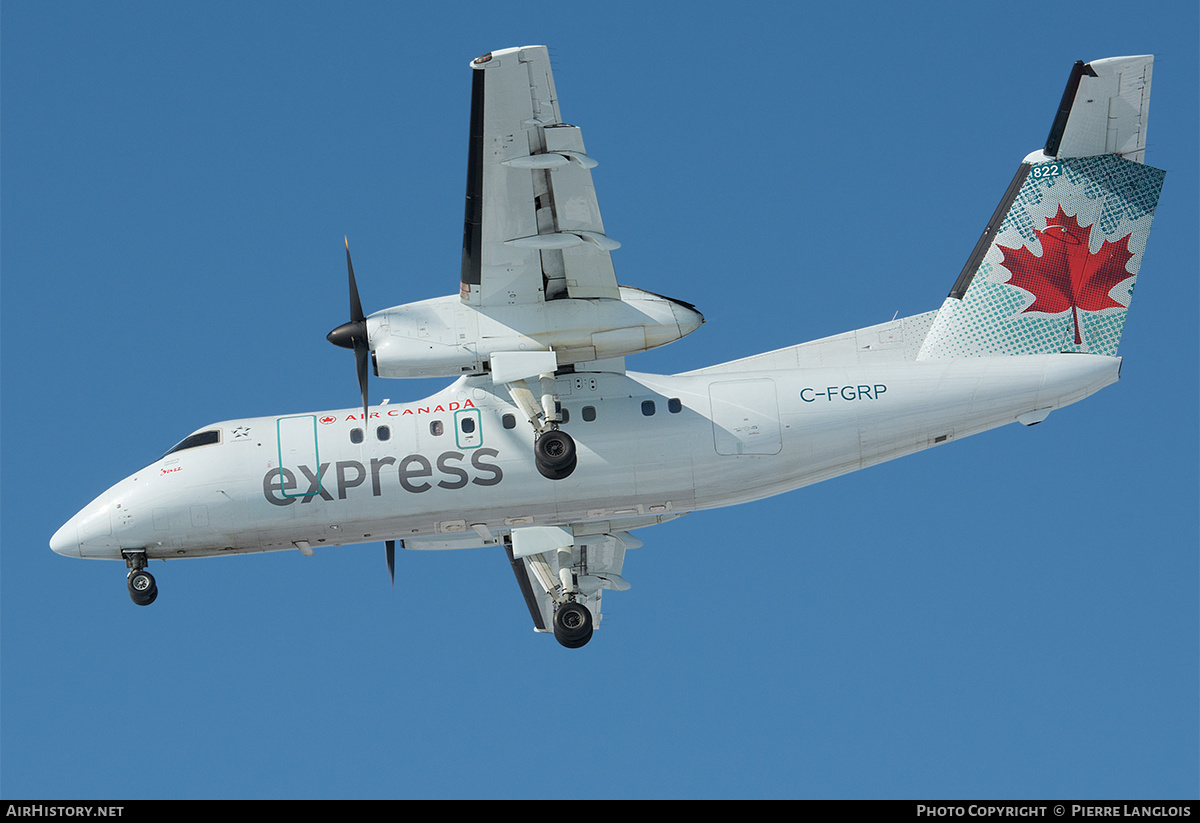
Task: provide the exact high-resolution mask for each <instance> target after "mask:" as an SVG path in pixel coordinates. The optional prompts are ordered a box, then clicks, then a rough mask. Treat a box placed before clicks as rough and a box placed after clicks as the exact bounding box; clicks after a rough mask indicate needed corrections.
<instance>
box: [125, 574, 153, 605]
mask: <svg viewBox="0 0 1200 823" xmlns="http://www.w3.org/2000/svg"><path fill="white" fill-rule="evenodd" d="M128 585H129V599H130V600H132V601H133V602H134V603H137V604H138V605H139V606H149V605H150V604H151V603H153V602H154V599H155V598H156V597H158V584H157V583H155V582H154V575H152V574H150V572H148V571H146V570H145V569H134V570H133V571H131V572H130V573H129V580H128Z"/></svg>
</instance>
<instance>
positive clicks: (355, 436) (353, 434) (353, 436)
mask: <svg viewBox="0 0 1200 823" xmlns="http://www.w3.org/2000/svg"><path fill="white" fill-rule="evenodd" d="M350 442H351V443H361V442H363V431H362V429H351V430H350Z"/></svg>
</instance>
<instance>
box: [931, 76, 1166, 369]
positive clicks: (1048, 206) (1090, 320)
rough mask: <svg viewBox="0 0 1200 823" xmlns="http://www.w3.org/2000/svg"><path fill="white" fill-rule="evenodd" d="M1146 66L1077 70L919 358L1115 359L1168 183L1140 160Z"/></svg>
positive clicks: (1146, 106) (1145, 109) (1146, 94)
mask: <svg viewBox="0 0 1200 823" xmlns="http://www.w3.org/2000/svg"><path fill="white" fill-rule="evenodd" d="M1153 63H1154V58H1153V57H1152V56H1150V55H1144V56H1141V57H1112V58H1108V59H1106V60H1097V61H1093V62H1092V63H1088V64H1084V63H1082V62H1078V63H1076V64H1075V66H1074V67H1073V69H1072V71H1071V77H1070V80H1069V81H1068V83H1067V89H1066V92H1065V93H1064V94H1063V102H1062V104H1061V105H1060V107H1059V111H1058V114H1057V116H1056V117H1055V119H1054V124H1053V126H1052V127H1051V129H1050V135H1049V137H1048V138H1047V140H1046V146H1045V148H1044V149H1042V150H1041V151H1035V152H1034V153H1033V154H1030V155H1029V156H1028V157H1026V158H1025V160H1024V161H1023V162H1022V163H1021V167H1020V168H1019V169H1018V170H1017V174H1016V177H1014V178H1013V181H1012V183H1010V184H1009V187H1008V191H1006V192H1005V194H1004V198H1003V199H1002V200H1001V201H1000V205H999V206H998V207H997V208H996V212H995V214H993V215H992V219H991V221H990V222H989V223H988V227H987V229H986V230H985V231H984V233H983V236H982V237H981V238H980V239H979V242H978V243H977V244H976V246H975V250H974V251H973V252H972V254H971V257H970V259H968V261H967V265H966V266H964V267H963V270H962V273H961V274H960V275H959V277H958V280H957V281H956V282H955V284H954V288H953V289H952V290H951V291H950V296H949V297H948V298H946V302H945V303H944V304H943V305H942V308H941V309H940V310H939V311H938V314H937V317H936V318H935V320H934V322H933V326H932V327H931V328H930V330H929V334H928V335H927V336H926V338H925V342H924V343H923V344H922V346H921V351H920V354H919V355H918V359H936V358H944V357H972V356H975V357H979V356H984V357H987V356H995V355H1016V354H1047V353H1052V352H1090V353H1092V354H1103V355H1115V354H1116V351H1117V344H1118V343H1119V342H1120V340H1121V332H1122V330H1123V329H1124V326H1125V315H1126V313H1127V312H1128V311H1129V302H1130V300H1131V299H1132V297H1133V287H1134V282H1135V281H1136V279H1137V273H1138V269H1139V268H1140V266H1141V263H1142V253H1143V251H1144V250H1145V247H1146V238H1147V237H1148V235H1149V233H1150V223H1151V221H1152V220H1153V219H1154V209H1155V207H1156V206H1157V205H1158V195H1159V192H1160V190H1161V189H1162V182H1163V177H1164V176H1165V172H1163V171H1161V170H1159V169H1155V168H1151V167H1150V166H1146V165H1143V163H1142V160H1143V157H1144V155H1145V148H1146V123H1147V115H1148V112H1149V107H1150V76H1151V70H1152V68H1153Z"/></svg>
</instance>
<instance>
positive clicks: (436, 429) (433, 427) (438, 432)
mask: <svg viewBox="0 0 1200 823" xmlns="http://www.w3.org/2000/svg"><path fill="white" fill-rule="evenodd" d="M445 430H446V427H445V426H443V425H442V421H441V420H433V421H430V423H429V433H430V434H432V435H433V436H434V437H441V436H442V432H444V431H445Z"/></svg>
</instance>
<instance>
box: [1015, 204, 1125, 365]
mask: <svg viewBox="0 0 1200 823" xmlns="http://www.w3.org/2000/svg"><path fill="white" fill-rule="evenodd" d="M1091 228H1092V227H1091V226H1090V225H1088V226H1080V225H1079V221H1078V220H1077V219H1076V218H1075V216H1074V215H1067V214H1064V213H1063V209H1062V206H1061V205H1060V206H1059V207H1058V214H1056V215H1054V217H1047V218H1046V230H1045V231H1044V232H1042V231H1038V230H1037V229H1034V234H1036V235H1037V236H1038V239H1039V240H1040V241H1041V243H1042V256H1041V257H1037V256H1035V255H1034V254H1033V252H1031V251H1030V250H1029V249H1028V248H1026V247H1025V246H1021V247H1020V248H1016V249H1010V248H1005V247H1004V246H1000V250H1001V251H1002V252H1004V262H1003V263H1002V264H1001V265H1003V266H1004V268H1006V269H1008V270H1009V272H1011V273H1012V277H1011V278H1009V281H1008V283H1009V285H1010V286H1016V287H1017V288H1019V289H1024V290H1025V291H1027V292H1030V293H1031V294H1032V295H1033V297H1034V300H1033V302H1032V303H1031V304H1029V305H1028V306H1027V307H1026V308H1024V309H1023V310H1022V311H1021V312H1020V313H1021V314H1025V313H1027V312H1045V313H1047V314H1060V313H1061V312H1064V311H1067V310H1068V309H1070V311H1071V319H1072V320H1074V322H1075V344H1076V345H1080V344H1082V342H1083V340H1082V339H1081V337H1080V335H1079V310H1080V309H1082V310H1083V311H1100V310H1102V309H1121V308H1125V307H1124V306H1123V305H1121V304H1120V303H1118V302H1116V301H1115V300H1113V299H1112V298H1111V297H1109V296H1108V293H1109V292H1110V291H1112V289H1113V287H1114V286H1116V285H1117V284H1118V283H1120V282H1121V281H1123V280H1128V279H1129V278H1130V277H1133V275H1132V274H1130V273H1129V272H1128V271H1127V270H1126V269H1125V265H1126V264H1127V263H1128V262H1129V260H1130V258H1132V257H1133V252H1131V251H1129V236H1130V235H1129V234H1127V235H1125V236H1124V237H1122V238H1121V239H1120V240H1118V241H1117V242H1115V243H1110V242H1109V241H1107V240H1105V241H1104V242H1103V243H1102V244H1101V246H1100V250H1099V251H1097V252H1094V253H1093V252H1092V251H1091V246H1090V245H1089V239H1090V236H1091ZM1130 234H1132V232H1130Z"/></svg>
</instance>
